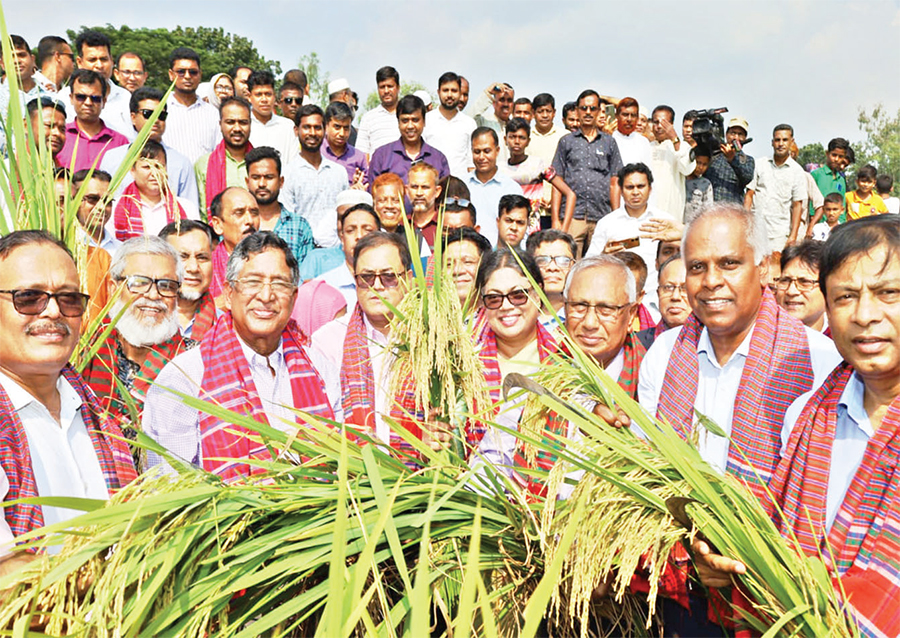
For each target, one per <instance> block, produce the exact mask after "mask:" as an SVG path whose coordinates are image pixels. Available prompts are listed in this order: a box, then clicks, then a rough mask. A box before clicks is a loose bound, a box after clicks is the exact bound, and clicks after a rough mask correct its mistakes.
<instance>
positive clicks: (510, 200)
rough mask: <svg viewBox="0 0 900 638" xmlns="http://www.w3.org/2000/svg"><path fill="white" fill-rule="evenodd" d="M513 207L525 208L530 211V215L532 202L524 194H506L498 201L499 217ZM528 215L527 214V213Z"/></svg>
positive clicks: (529, 213)
mask: <svg viewBox="0 0 900 638" xmlns="http://www.w3.org/2000/svg"><path fill="white" fill-rule="evenodd" d="M513 208H524V209H525V210H526V211H528V213H527V214H528V215H531V202H530V201H529V200H528V198H527V197H525V196H524V195H517V194H512V195H504V196H503V197H501V198H500V201H499V202H498V203H497V217H498V218H499V217H500V215H502V214H503V213H508V212H509V211H511V210H512V209H513ZM526 217H527V215H526Z"/></svg>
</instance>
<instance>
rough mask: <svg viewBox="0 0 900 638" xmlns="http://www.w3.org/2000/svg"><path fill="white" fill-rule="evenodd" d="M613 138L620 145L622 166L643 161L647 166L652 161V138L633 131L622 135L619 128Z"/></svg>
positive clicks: (614, 132)
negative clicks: (649, 138)
mask: <svg viewBox="0 0 900 638" xmlns="http://www.w3.org/2000/svg"><path fill="white" fill-rule="evenodd" d="M612 136H613V139H614V140H615V141H616V145H617V146H618V147H619V156H620V157H621V158H622V166H628V165H629V164H636V163H638V162H642V163H643V164H646V165H647V167H649V166H650V164H651V163H652V159H651V153H650V140H648V139H647V138H646V137H644V136H643V135H641V134H640V133H638V132H637V131H632V132H631V134H630V135H622V134H621V133H619V130H618V129H616V130H615V131H613V134H612ZM654 177H655V175H654Z"/></svg>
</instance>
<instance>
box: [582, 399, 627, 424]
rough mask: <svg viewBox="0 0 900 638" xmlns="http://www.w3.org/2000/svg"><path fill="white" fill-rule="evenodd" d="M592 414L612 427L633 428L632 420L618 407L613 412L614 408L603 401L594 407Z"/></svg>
mask: <svg viewBox="0 0 900 638" xmlns="http://www.w3.org/2000/svg"><path fill="white" fill-rule="evenodd" d="M592 412H593V413H594V414H596V415H597V416H598V417H600V418H601V419H603V421H604V422H605V423H606V424H607V425H611V426H613V427H614V428H628V427H631V419H630V418H629V417H628V415H627V414H625V413H624V412H623V411H622V408H620V407H618V406H617V407H616V409H615V411H613V410H612V408H610V407H609V406H608V405H606V404H605V403H603V402H602V401H601V402H599V403H597V405H595V406H594V409H593V410H592Z"/></svg>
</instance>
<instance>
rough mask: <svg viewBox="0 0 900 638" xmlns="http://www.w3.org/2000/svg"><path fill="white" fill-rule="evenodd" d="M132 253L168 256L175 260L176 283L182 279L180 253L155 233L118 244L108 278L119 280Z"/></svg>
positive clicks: (182, 268) (182, 270) (182, 265)
mask: <svg viewBox="0 0 900 638" xmlns="http://www.w3.org/2000/svg"><path fill="white" fill-rule="evenodd" d="M132 255H159V256H161V257H169V258H170V259H171V260H172V261H174V262H175V276H176V277H177V279H178V283H181V282H182V281H184V264H182V263H181V255H179V254H178V251H176V250H175V248H174V247H173V246H172V244H170V243H169V242H167V241H166V240H165V239H163V238H162V237H157V236H156V235H143V236H141V237H132V238H131V239H128V240H126V241H124V242H122V245H121V246H119V247H118V248H117V249H116V251H115V252H114V253H113V256H112V261H111V262H110V264H109V278H110V279H112V280H113V281H121V280H122V275H123V274H125V265H126V263H127V262H128V258H129V257H131V256H132Z"/></svg>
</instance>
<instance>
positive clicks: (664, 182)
mask: <svg viewBox="0 0 900 638" xmlns="http://www.w3.org/2000/svg"><path fill="white" fill-rule="evenodd" d="M696 167H697V163H696V162H695V161H694V160H692V159H691V145H690V144H688V143H687V142H680V143H679V144H678V150H677V151H676V150H675V144H674V143H673V142H672V140H665V141H664V142H662V143H660V142H650V170H651V171H652V172H653V190H651V191H650V202H651V203H652V204H654V205H655V206H656V207H657V208H658V209H660V210H662V211H665V212H667V213H669V215H671V216H672V217H673V218H675V219H677V220H678V221H681V220H682V215H683V214H684V204H685V192H684V180H685V178H686V177H687V176H688V175H690V174H691V173H693V172H694V169H695V168H696Z"/></svg>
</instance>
